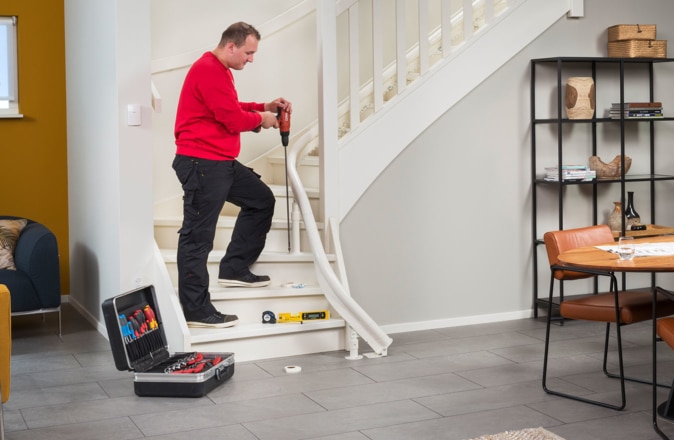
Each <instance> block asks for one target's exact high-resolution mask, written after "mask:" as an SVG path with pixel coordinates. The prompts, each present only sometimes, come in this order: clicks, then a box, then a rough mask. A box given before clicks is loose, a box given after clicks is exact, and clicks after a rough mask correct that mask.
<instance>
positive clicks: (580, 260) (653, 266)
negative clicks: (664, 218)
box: [557, 235, 674, 272]
mask: <svg viewBox="0 0 674 440" xmlns="http://www.w3.org/2000/svg"><path fill="white" fill-rule="evenodd" d="M634 243H635V244H639V243H674V236H673V235H665V236H659V237H648V238H639V239H635V240H634ZM617 244H618V243H616V242H612V243H605V245H606V246H617ZM557 258H558V259H559V261H560V262H562V263H563V264H564V265H566V266H570V267H573V266H576V267H582V268H586V269H598V270H608V271H613V272H674V255H666V256H647V257H634V258H633V259H632V260H629V261H626V260H621V259H620V258H619V257H618V255H617V254H614V253H612V252H608V251H605V250H602V249H597V248H596V247H594V246H587V247H582V248H578V249H573V250H570V251H567V252H562V253H561V254H559V256H558V257H557Z"/></svg>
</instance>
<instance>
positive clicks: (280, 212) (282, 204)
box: [180, 192, 319, 220]
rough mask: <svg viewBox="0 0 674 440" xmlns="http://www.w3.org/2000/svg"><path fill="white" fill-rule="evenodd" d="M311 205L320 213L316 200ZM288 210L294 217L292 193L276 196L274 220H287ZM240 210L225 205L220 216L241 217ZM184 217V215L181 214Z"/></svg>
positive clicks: (234, 206)
mask: <svg viewBox="0 0 674 440" xmlns="http://www.w3.org/2000/svg"><path fill="white" fill-rule="evenodd" d="M286 200H289V201H290V204H289V205H287V206H286ZM309 204H310V205H311V209H312V210H313V212H318V209H319V202H318V200H317V199H315V198H310V199H309ZM288 210H289V211H290V214H291V215H292V211H293V194H292V192H290V193H289V197H286V196H285V193H281V194H276V204H275V205H274V216H273V217H274V219H284V220H285V219H287V218H288ZM239 211H240V208H239V207H238V206H236V205H233V204H231V203H225V206H224V207H223V208H222V212H221V213H220V215H225V216H230V217H236V216H237V215H239ZM180 215H182V213H181V214H180Z"/></svg>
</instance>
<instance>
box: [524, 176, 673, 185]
mask: <svg viewBox="0 0 674 440" xmlns="http://www.w3.org/2000/svg"><path fill="white" fill-rule="evenodd" d="M651 180H674V175H669V174H629V175H626V176H625V182H650V181H651ZM535 182H536V183H537V184H545V185H559V184H562V185H593V184H595V183H620V178H617V179H603V178H600V179H595V180H587V181H583V180H564V181H562V182H559V181H555V180H545V179H544V178H543V177H537V178H536V180H535Z"/></svg>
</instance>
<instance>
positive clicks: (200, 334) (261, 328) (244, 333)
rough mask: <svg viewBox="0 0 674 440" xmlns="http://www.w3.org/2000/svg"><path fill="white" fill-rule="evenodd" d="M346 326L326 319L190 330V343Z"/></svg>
mask: <svg viewBox="0 0 674 440" xmlns="http://www.w3.org/2000/svg"><path fill="white" fill-rule="evenodd" d="M345 325H346V322H345V321H344V320H343V319H340V318H336V319H326V320H316V321H307V322H304V323H284V324H262V323H258V324H237V325H235V326H234V327H230V328H225V329H212V328H190V329H189V330H190V335H191V338H190V341H191V343H192V344H199V343H205V342H214V341H228V340H234V339H245V338H256V337H260V336H273V335H282V334H288V333H302V332H308V331H316V330H329V329H334V328H342V327H344V326H345Z"/></svg>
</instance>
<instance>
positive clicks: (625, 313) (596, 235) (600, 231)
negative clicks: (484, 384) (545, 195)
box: [543, 225, 674, 410]
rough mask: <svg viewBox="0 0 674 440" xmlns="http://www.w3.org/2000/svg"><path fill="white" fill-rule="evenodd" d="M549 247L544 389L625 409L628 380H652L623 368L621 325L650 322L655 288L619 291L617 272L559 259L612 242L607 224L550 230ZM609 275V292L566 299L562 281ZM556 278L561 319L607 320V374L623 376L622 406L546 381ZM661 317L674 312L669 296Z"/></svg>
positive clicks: (659, 311) (546, 238)
mask: <svg viewBox="0 0 674 440" xmlns="http://www.w3.org/2000/svg"><path fill="white" fill-rule="evenodd" d="M543 239H544V241H545V248H546V250H547V252H548V260H549V263H550V270H551V271H552V277H551V279H550V293H549V298H548V316H547V329H546V334H545V354H544V359H543V389H544V390H545V392H546V393H548V394H554V395H557V396H562V397H567V398H570V399H574V400H579V401H581V402H586V403H591V404H594V405H599V406H603V407H606V408H612V409H617V410H622V409H624V408H625V401H626V399H625V380H632V381H636V382H641V383H649V384H650V383H651V382H650V381H646V380H642V379H635V378H629V377H625V374H624V369H623V352H622V338H621V331H620V329H621V327H622V326H624V325H627V324H633V323H636V322H641V321H646V320H650V319H652V316H653V293H652V291H651V290H643V291H630V292H624V291H618V281H617V279H616V277H615V274H614V273H613V272H606V271H597V270H589V269H588V270H585V269H582V270H581V269H576V268H574V269H573V270H569V269H568V268H567V267H565V266H564V265H563V264H562V263H560V262H559V260H558V256H559V254H560V253H562V252H565V251H568V250H571V249H576V248H580V247H585V246H593V245H599V244H610V243H612V242H614V238H613V233H612V232H611V229H610V228H609V227H608V226H607V225H596V226H589V227H585V228H577V229H567V230H562V231H552V232H547V233H545V235H544V236H543ZM600 276H605V277H608V279H609V280H610V287H609V291H608V292H603V293H597V294H591V295H584V296H578V297H574V298H571V299H567V300H565V299H564V295H563V286H562V283H563V282H564V281H567V280H578V279H584V278H591V277H595V278H596V277H600ZM555 280H558V281H560V300H559V314H560V315H561V319H562V320H561V322H562V324H563V320H564V319H574V320H585V321H597V322H605V323H606V338H605V341H604V361H603V370H604V374H606V375H607V376H608V377H613V378H618V379H620V392H621V399H622V401H621V403H620V404H619V405H614V404H610V403H607V402H603V401H597V400H592V399H587V398H585V397H580V396H575V395H571V394H567V393H562V392H559V391H554V390H551V389H550V388H548V386H547V383H546V378H547V368H548V353H549V348H550V324H551V321H552V304H553V292H554V286H555ZM657 298H658V303H657V316H658V317H663V316H668V315H672V314H674V302H672V301H669V300H668V299H667V298H666V297H665V296H663V295H660V294H659V295H658V297H657ZM611 323H616V324H617V326H616V340H617V345H618V370H619V372H618V374H614V373H610V372H609V371H608V370H607V358H608V344H609V336H610V328H611Z"/></svg>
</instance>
